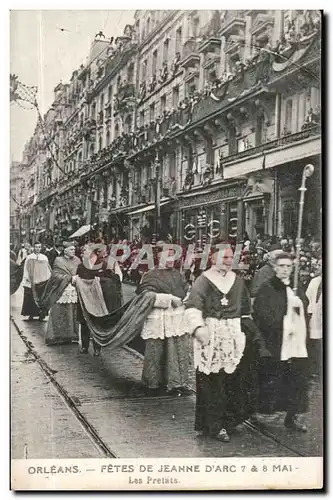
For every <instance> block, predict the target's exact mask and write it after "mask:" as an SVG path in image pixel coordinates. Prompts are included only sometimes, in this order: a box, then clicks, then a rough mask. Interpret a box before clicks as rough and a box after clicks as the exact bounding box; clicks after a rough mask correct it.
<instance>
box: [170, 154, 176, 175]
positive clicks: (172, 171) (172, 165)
mask: <svg viewBox="0 0 333 500" xmlns="http://www.w3.org/2000/svg"><path fill="white" fill-rule="evenodd" d="M169 178H170V179H175V178H176V152H175V151H174V152H173V153H171V154H170V156H169Z"/></svg>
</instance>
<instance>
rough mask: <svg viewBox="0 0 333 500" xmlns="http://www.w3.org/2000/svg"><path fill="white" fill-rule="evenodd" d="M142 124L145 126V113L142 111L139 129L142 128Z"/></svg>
mask: <svg viewBox="0 0 333 500" xmlns="http://www.w3.org/2000/svg"><path fill="white" fill-rule="evenodd" d="M144 124H145V112H144V110H143V111H140V127H143V126H144Z"/></svg>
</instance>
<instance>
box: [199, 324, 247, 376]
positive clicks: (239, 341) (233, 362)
mask: <svg viewBox="0 0 333 500" xmlns="http://www.w3.org/2000/svg"><path fill="white" fill-rule="evenodd" d="M205 324H206V326H207V328H208V331H209V341H208V342H207V343H205V344H200V342H198V341H197V340H196V339H194V364H195V367H196V368H197V369H198V370H199V371H200V372H202V373H205V374H206V375H209V374H210V373H218V372H219V371H220V370H224V371H225V372H226V373H233V372H234V371H235V370H236V368H237V366H238V364H239V362H240V360H241V359H242V356H243V353H244V349H245V343H246V338H245V334H244V333H243V332H242V330H241V320H240V318H226V319H223V318H222V319H217V318H206V320H205Z"/></svg>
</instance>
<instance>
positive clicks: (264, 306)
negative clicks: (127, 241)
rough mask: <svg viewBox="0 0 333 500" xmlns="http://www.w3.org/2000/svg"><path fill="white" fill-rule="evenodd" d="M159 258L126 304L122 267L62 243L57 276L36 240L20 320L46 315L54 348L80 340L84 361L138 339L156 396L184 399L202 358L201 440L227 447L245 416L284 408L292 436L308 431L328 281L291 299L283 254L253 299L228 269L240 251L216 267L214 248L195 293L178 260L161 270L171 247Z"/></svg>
mask: <svg viewBox="0 0 333 500" xmlns="http://www.w3.org/2000/svg"><path fill="white" fill-rule="evenodd" d="M156 250H157V253H156V255H157V265H156V266H155V268H154V269H152V270H149V271H147V272H146V273H145V274H144V275H143V277H142V280H141V283H140V284H139V286H138V288H137V290H136V295H135V297H134V298H133V299H132V300H130V301H129V302H128V303H126V304H124V303H123V299H122V292H121V287H122V272H121V269H120V267H119V265H118V263H117V262H116V261H115V260H112V259H110V258H107V255H106V254H105V252H104V251H102V250H99V249H94V250H92V251H90V250H89V248H87V249H86V257H83V258H82V260H81V259H79V258H78V257H77V256H75V247H74V244H73V243H72V242H68V243H65V244H64V252H63V255H60V256H56V258H55V260H54V262H53V265H52V269H51V267H50V264H49V261H48V258H47V257H46V256H45V255H43V254H42V253H41V245H40V244H39V243H36V244H35V246H34V251H33V253H31V254H30V255H28V256H26V258H25V261H24V264H23V267H24V270H23V280H22V284H23V287H24V301H23V307H22V315H23V316H26V317H27V321H29V320H30V321H31V320H33V319H34V318H36V317H37V318H39V320H40V321H44V320H45V318H46V317H47V315H48V324H47V329H46V338H45V341H46V343H47V344H48V345H54V344H66V343H71V342H79V343H80V352H81V353H83V354H87V353H88V349H89V343H90V340H92V346H93V352H94V355H95V356H99V355H100V353H101V349H102V347H104V346H110V347H113V348H117V347H121V346H123V345H126V344H128V343H129V342H130V341H131V340H133V339H134V338H135V337H137V336H141V338H142V339H143V340H144V342H145V354H144V364H143V373H142V382H143V384H144V386H145V389H146V391H147V393H148V394H149V395H161V394H172V393H176V394H177V393H178V394H183V395H185V394H188V393H189V386H188V384H189V368H190V363H191V359H194V366H195V368H196V415H195V430H196V431H197V433H198V434H200V435H205V436H209V437H212V438H215V439H218V440H220V441H222V442H228V441H229V440H230V435H231V434H232V431H233V429H235V428H236V426H237V425H239V424H240V423H242V422H244V421H245V420H246V419H252V420H256V419H257V418H258V415H259V414H273V413H276V412H279V411H285V412H286V414H285V420H284V425H285V426H286V427H287V428H289V429H292V430H294V431H299V432H306V430H307V429H306V426H305V424H304V421H302V420H301V418H300V417H301V415H302V414H304V413H305V412H306V411H307V407H308V385H309V379H310V371H309V357H308V350H309V345H310V344H309V343H311V342H314V343H316V342H315V341H318V342H321V340H320V339H321V321H322V319H321V317H322V316H321V305H322V292H321V277H319V280H318V278H314V279H313V280H312V282H311V283H310V285H311V289H310V286H309V289H308V290H307V292H306V293H303V291H302V290H301V289H299V290H298V291H297V294H295V293H294V291H293V289H292V285H291V276H292V273H293V260H292V257H291V256H290V254H288V253H285V252H283V251H282V250H275V251H272V252H271V253H270V262H269V263H268V264H267V266H268V267H267V269H266V270H264V269H262V270H261V271H263V272H262V273H261V274H262V276H263V277H262V279H261V280H259V281H260V283H259V286H258V283H257V286H256V287H255V290H254V289H253V292H252V293H251V294H250V292H249V291H248V289H247V286H246V284H245V281H244V280H243V279H242V278H241V277H240V276H239V275H238V274H237V271H233V270H232V265H233V253H232V250H231V249H227V250H224V253H223V258H222V259H218V248H215V247H214V248H213V249H212V252H211V256H210V262H209V266H208V267H209V268H208V269H207V270H205V271H203V272H202V274H201V275H200V276H199V277H198V278H197V279H196V280H195V282H194V283H193V284H192V287H189V285H188V283H186V281H185V280H184V278H183V273H182V272H181V271H180V270H179V268H176V266H174V263H173V260H172V259H170V261H168V259H165V255H164V261H165V262H166V266H163V268H161V266H159V265H158V262H159V260H160V259H161V256H162V254H163V242H158V243H157V245H156ZM168 255H170V253H169V254H168ZM220 260H222V263H221V264H219V262H220ZM265 267H266V266H265ZM259 273H260V271H259ZM315 280H316V282H315ZM257 282H258V280H257ZM251 295H252V297H251Z"/></svg>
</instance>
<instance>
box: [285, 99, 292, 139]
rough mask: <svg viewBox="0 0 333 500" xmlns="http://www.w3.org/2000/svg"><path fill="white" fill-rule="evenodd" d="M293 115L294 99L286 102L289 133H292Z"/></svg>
mask: <svg viewBox="0 0 333 500" xmlns="http://www.w3.org/2000/svg"><path fill="white" fill-rule="evenodd" d="M292 115H293V101H292V99H288V101H287V102H286V117H285V127H286V129H287V131H288V132H291V127H292Z"/></svg>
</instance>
